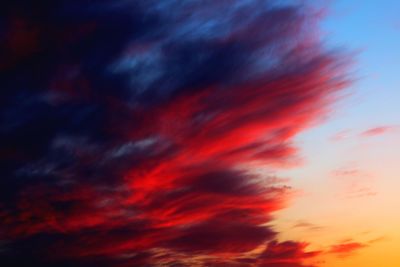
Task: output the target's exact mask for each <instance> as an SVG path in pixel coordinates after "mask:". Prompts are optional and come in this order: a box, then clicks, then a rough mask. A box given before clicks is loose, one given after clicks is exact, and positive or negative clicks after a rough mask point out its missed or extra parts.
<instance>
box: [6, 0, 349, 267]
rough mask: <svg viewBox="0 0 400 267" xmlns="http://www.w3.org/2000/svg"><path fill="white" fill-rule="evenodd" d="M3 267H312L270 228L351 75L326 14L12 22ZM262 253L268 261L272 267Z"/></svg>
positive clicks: (94, 15) (139, 14) (110, 6)
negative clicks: (304, 133) (324, 38)
mask: <svg viewBox="0 0 400 267" xmlns="http://www.w3.org/2000/svg"><path fill="white" fill-rule="evenodd" d="M2 10H3V11H2V12H5V14H6V15H5V16H1V17H2V19H1V21H0V23H1V29H2V31H1V35H0V38H1V40H2V42H1V49H0V51H1V52H0V53H1V57H0V69H1V73H2V74H1V76H2V79H1V80H2V90H1V93H0V94H1V97H0V114H1V122H0V140H1V141H0V146H1V149H0V151H1V152H0V157H1V163H0V176H1V180H0V188H1V189H0V190H1V191H0V203H1V204H0V240H1V243H0V257H1V259H2V262H3V263H4V264H5V265H7V266H61V267H67V266H68V267H69V266H78V267H79V266H85V267H88V266H89V267H90V266H96V267H102V266H104V267H108V266H132V265H134V266H270V267H271V266H279V267H301V266H305V265H304V264H303V260H305V259H309V258H312V257H314V256H315V255H317V254H318V252H306V251H305V249H306V246H307V244H304V243H298V242H295V241H286V242H282V243H278V242H277V241H275V239H276V236H277V234H278V233H276V232H275V231H273V230H272V228H271V226H269V225H270V224H271V222H272V219H273V217H272V213H273V212H274V211H277V210H279V209H281V208H282V207H284V206H285V204H286V200H287V198H288V196H289V195H290V187H289V186H288V185H286V184H283V183H280V182H279V181H278V180H277V179H268V177H263V176H261V175H257V174H254V172H253V171H252V167H253V166H259V165H263V166H270V168H272V169H275V168H278V167H279V166H284V165H285V164H287V163H288V162H290V161H291V160H292V159H293V157H294V156H295V153H296V149H295V148H294V147H293V146H292V144H291V139H292V138H293V137H294V136H295V135H296V134H297V133H298V132H300V131H301V130H303V129H304V128H306V127H307V126H308V125H310V123H311V122H313V121H314V120H315V119H316V118H317V117H318V116H319V115H320V114H321V113H324V112H326V111H327V110H328V107H329V104H330V103H331V102H332V101H333V100H334V99H335V97H334V96H335V94H336V92H337V91H338V90H340V89H342V88H343V87H344V86H345V85H346V81H345V80H344V79H343V69H342V64H343V61H342V60H343V58H342V56H341V55H340V54H338V53H333V52H329V51H325V49H324V48H323V47H322V45H321V42H320V40H319V37H318V29H317V27H316V26H317V21H318V16H317V14H316V13H315V12H313V11H312V10H311V9H310V8H309V7H308V6H306V5H304V4H296V3H287V4H284V3H281V2H280V1H272V0H271V1H261V0H251V1H249V0H246V1H245V0H227V1H208V0H204V1H174V0H165V1H152V0H149V1H133V0H132V1H103V0H98V1H90V2H85V3H84V2H82V1H77V0H76V1H75V0H69V1H63V0H62V1H41V2H40V3H38V2H37V1H29V0H16V1H9V2H8V3H5V4H2ZM260 251H261V252H260Z"/></svg>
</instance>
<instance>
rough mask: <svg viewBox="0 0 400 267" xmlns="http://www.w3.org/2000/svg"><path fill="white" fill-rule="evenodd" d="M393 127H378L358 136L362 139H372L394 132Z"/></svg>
mask: <svg viewBox="0 0 400 267" xmlns="http://www.w3.org/2000/svg"><path fill="white" fill-rule="evenodd" d="M395 129H396V127H395V126H378V127H373V128H370V129H367V130H365V131H363V132H362V133H361V134H360V135H361V136H363V137H373V136H378V135H382V134H386V133H389V132H392V131H393V130H395Z"/></svg>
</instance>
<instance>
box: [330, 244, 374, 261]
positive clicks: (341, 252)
mask: <svg viewBox="0 0 400 267" xmlns="http://www.w3.org/2000/svg"><path fill="white" fill-rule="evenodd" d="M367 246H368V244H365V243H360V242H354V241H352V240H345V242H342V243H338V244H335V245H332V246H331V247H330V250H329V253H332V254H335V255H337V256H338V257H341V258H344V257H349V256H351V255H353V254H354V253H356V252H357V251H358V250H360V249H363V248H365V247H367Z"/></svg>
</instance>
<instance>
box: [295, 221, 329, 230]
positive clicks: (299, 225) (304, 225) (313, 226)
mask: <svg viewBox="0 0 400 267" xmlns="http://www.w3.org/2000/svg"><path fill="white" fill-rule="evenodd" d="M293 228H300V229H304V230H307V231H319V230H322V229H324V227H323V226H319V225H316V224H313V223H311V222H307V221H298V222H297V223H296V224H294V225H293Z"/></svg>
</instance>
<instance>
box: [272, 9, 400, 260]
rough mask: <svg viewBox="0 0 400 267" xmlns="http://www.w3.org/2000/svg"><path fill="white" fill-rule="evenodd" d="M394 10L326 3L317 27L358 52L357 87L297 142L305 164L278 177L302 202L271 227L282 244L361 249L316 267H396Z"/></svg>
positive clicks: (399, 202)
mask: <svg viewBox="0 0 400 267" xmlns="http://www.w3.org/2000/svg"><path fill="white" fill-rule="evenodd" d="M398 10H400V3H399V2H398V1H363V3H362V4H361V3H356V2H354V1H353V2H350V1H332V5H331V10H330V11H329V13H328V16H327V17H326V18H325V20H324V22H323V29H324V31H325V32H326V39H327V42H328V43H330V44H333V45H334V46H338V45H342V46H346V48H348V49H352V50H353V51H356V53H357V56H356V63H355V68H354V69H355V70H354V72H355V77H357V79H356V82H355V83H354V84H353V85H352V87H351V94H350V96H348V97H345V98H344V99H343V100H342V101H340V102H339V103H338V104H337V105H336V107H335V109H334V112H333V113H332V114H331V116H329V118H328V119H326V121H325V122H324V123H323V124H322V125H319V126H318V127H316V128H313V129H311V130H309V131H307V132H305V133H303V134H301V136H299V137H298V138H297V143H298V144H299V146H301V147H302V149H303V153H304V154H303V155H304V158H305V162H306V163H305V164H303V165H302V167H300V168H295V169H293V170H291V171H288V172H284V174H285V175H286V176H288V177H293V185H294V187H296V188H301V191H302V195H301V197H299V198H298V199H296V200H295V201H294V202H293V203H292V205H291V206H290V208H288V209H287V210H285V211H283V212H282V213H280V215H279V216H278V217H279V222H278V223H277V227H278V228H279V229H283V230H282V233H283V235H282V236H283V238H298V239H300V240H302V239H304V240H305V241H308V242H310V243H312V244H315V245H316V246H317V247H320V248H324V247H325V248H326V244H327V243H331V244H334V243H335V242H336V243H341V242H342V243H343V242H344V243H358V244H362V246H361V247H359V248H358V247H357V246H355V249H354V253H349V255H344V254H343V256H345V257H335V256H333V255H332V256H330V257H327V258H325V257H324V259H323V261H325V263H324V264H322V266H329V267H336V266H337V267H339V266H340V267H341V266H352V267H369V266H371V267H372V266H388V267H395V266H399V265H400V256H399V254H398V251H399V249H400V230H399V227H398V225H400V215H399V213H398V212H397V211H396V210H397V209H398V207H400V198H399V196H398V188H399V187H400V179H399V178H400V167H399V165H398V159H399V158H400V139H399V136H400V105H399V104H398V103H399V100H400V89H399V88H400V76H399V75H398V73H399V70H400V69H399V65H398V62H400V53H397V51H396V50H397V48H398V47H399V46H400V28H399V20H398V16H397V14H396V13H397V11H398ZM308 224H309V225H308ZM293 225H298V226H296V227H293ZM301 225H304V226H301ZM339 256H340V255H339Z"/></svg>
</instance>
